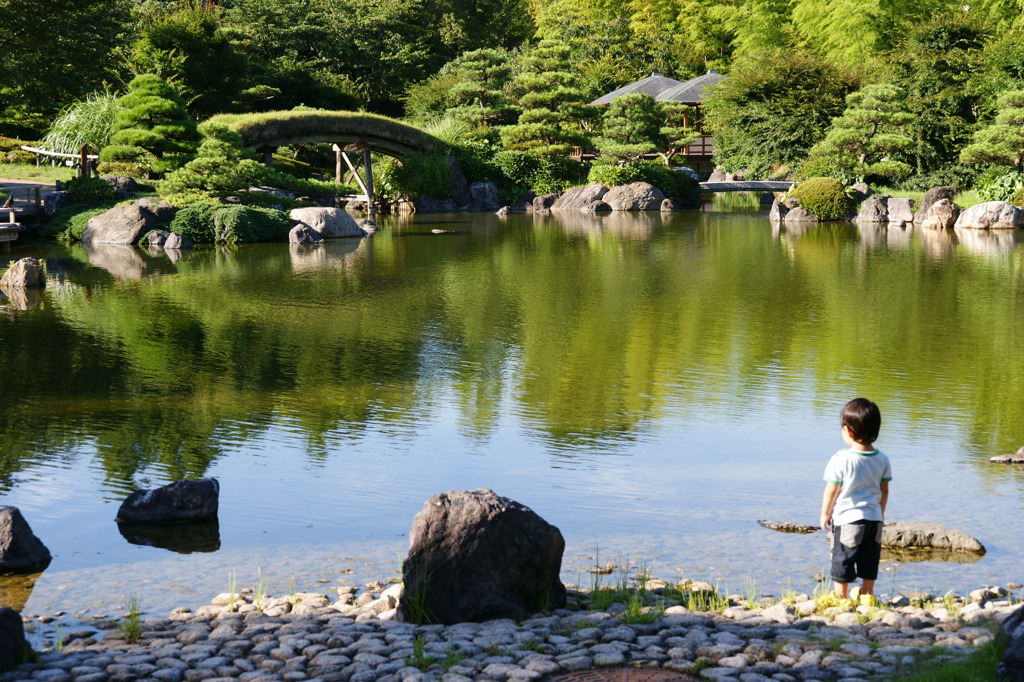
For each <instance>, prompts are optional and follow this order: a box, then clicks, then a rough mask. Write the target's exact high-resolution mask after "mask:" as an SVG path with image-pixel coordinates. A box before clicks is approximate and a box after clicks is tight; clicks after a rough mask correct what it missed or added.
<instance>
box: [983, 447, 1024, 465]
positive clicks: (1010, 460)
mask: <svg viewBox="0 0 1024 682" xmlns="http://www.w3.org/2000/svg"><path fill="white" fill-rule="evenodd" d="M988 461H990V462H995V463H996V464H1024V447H1019V448H1017V452H1014V453H1012V454H1009V455H996V456H995V457H990V458H989V460H988Z"/></svg>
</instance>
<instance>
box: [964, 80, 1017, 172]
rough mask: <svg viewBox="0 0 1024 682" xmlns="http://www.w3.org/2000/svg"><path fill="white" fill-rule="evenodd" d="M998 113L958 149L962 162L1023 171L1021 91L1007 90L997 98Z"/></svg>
mask: <svg viewBox="0 0 1024 682" xmlns="http://www.w3.org/2000/svg"><path fill="white" fill-rule="evenodd" d="M997 103H998V107H999V113H998V114H996V119H995V121H993V122H992V123H991V124H989V125H988V126H986V127H984V128H982V129H981V130H979V131H978V132H976V133H975V134H974V142H973V143H971V144H969V145H968V146H966V147H964V149H963V151H962V152H960V160H961V161H962V162H963V163H969V164H974V163H996V164H1000V165H1004V166H1012V167H1013V168H1014V169H1016V170H1018V171H1024V90H1008V91H1006V92H1004V93H1003V94H1002V95H1000V96H999V99H998V100H997Z"/></svg>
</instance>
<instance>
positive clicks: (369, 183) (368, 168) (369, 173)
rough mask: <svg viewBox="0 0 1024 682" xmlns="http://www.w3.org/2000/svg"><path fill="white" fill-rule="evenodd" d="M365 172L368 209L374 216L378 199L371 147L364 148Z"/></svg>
mask: <svg viewBox="0 0 1024 682" xmlns="http://www.w3.org/2000/svg"><path fill="white" fill-rule="evenodd" d="M363 174H364V176H365V180H366V199H367V201H366V211H367V213H368V214H369V216H370V217H371V218H372V217H373V216H374V214H375V213H376V212H377V200H376V198H375V197H374V196H373V166H372V164H371V163H370V148H369V147H366V148H364V149H363Z"/></svg>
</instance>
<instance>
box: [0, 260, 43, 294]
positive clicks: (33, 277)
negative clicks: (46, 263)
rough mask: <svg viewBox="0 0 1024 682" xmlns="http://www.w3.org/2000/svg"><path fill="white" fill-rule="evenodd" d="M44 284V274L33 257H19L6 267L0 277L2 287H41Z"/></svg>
mask: <svg viewBox="0 0 1024 682" xmlns="http://www.w3.org/2000/svg"><path fill="white" fill-rule="evenodd" d="M45 286H46V275H44V274H43V268H42V267H41V266H40V265H39V261H37V260H36V259H35V258H31V257H27V258H20V259H18V260H16V261H14V262H13V263H11V267H9V268H7V271H6V272H5V273H4V275H3V277H0V287H3V288H4V289H42V288H44V287H45Z"/></svg>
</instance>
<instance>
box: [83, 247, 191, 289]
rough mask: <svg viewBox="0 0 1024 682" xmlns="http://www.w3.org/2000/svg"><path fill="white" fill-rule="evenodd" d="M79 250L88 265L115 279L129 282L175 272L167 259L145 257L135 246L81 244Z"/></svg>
mask: <svg viewBox="0 0 1024 682" xmlns="http://www.w3.org/2000/svg"><path fill="white" fill-rule="evenodd" d="M81 248H82V251H83V252H84V253H85V257H86V258H88V259H89V264H90V265H92V266H93V267H95V268H100V269H102V270H106V271H107V272H109V273H110V274H111V275H113V276H114V278H115V279H119V280H127V281H131V280H138V279H142V278H143V277H148V276H152V275H161V274H171V273H174V272H175V269H174V267H173V266H172V263H169V262H168V261H167V259H165V258H159V257H153V256H150V257H147V255H148V254H146V252H145V251H143V250H142V249H139V248H137V247H135V246H126V245H119V244H82V245H81ZM160 251H162V249H161V250H160Z"/></svg>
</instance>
